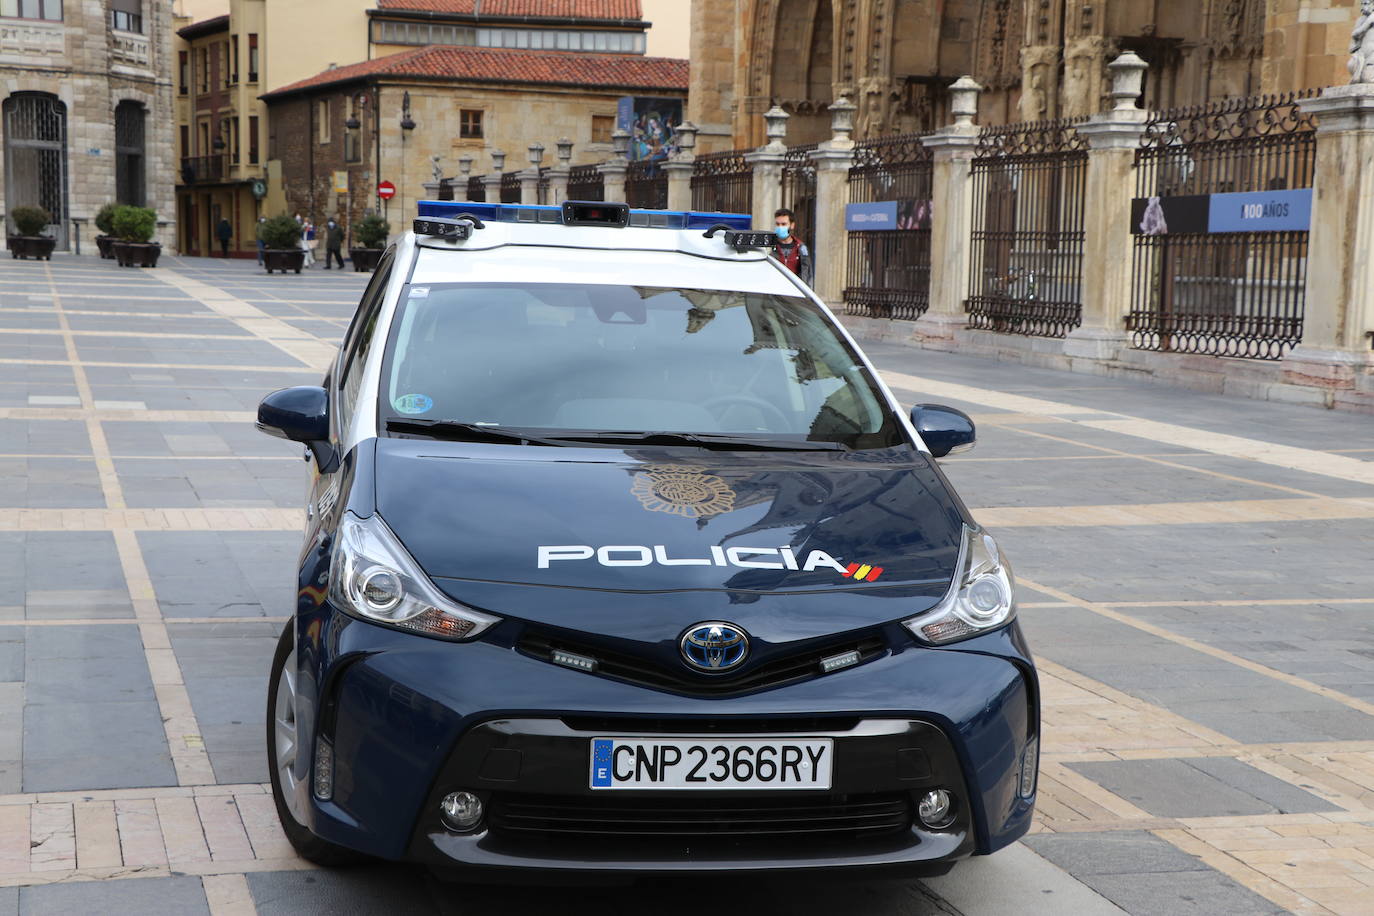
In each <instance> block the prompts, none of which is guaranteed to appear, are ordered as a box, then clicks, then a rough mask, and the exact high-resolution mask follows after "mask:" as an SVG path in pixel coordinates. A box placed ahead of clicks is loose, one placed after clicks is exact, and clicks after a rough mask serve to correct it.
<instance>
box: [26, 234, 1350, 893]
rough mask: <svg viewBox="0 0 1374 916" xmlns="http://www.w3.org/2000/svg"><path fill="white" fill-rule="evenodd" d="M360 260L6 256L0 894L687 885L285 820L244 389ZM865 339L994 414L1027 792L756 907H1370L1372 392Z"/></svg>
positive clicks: (962, 472)
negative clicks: (280, 818)
mask: <svg viewBox="0 0 1374 916" xmlns="http://www.w3.org/2000/svg"><path fill="white" fill-rule="evenodd" d="M364 280H365V276H364V275H359V274H354V273H351V272H348V273H342V272H335V273H324V272H323V271H320V270H318V269H317V270H314V271H310V272H307V273H306V274H304V275H301V276H295V275H285V276H282V275H277V276H265V275H263V274H262V273H261V272H260V271H258V270H257V269H255V268H254V266H253V265H252V264H251V262H250V263H244V262H221V261H196V260H182V259H178V258H174V257H167V258H164V261H163V266H161V267H158V268H157V269H155V270H145V271H134V270H124V269H120V268H118V267H115V266H114V265H113V263H112V262H102V261H98V260H95V259H90V258H79V259H72V258H67V259H58V260H55V261H53V262H52V263H50V264H49V263H38V262H21V261H3V262H0V583H4V584H5V585H7V586H13V588H6V589H5V591H4V595H5V596H7V597H0V916H10V914H16V913H26V914H28V913H35V914H37V913H59V912H60V913H63V914H71V913H92V914H96V913H98V914H102V916H104V914H123V913H129V914H149V913H197V912H200V913H204V912H210V913H214V914H217V916H219V914H238V913H252V912H259V913H327V912H339V911H347V912H352V913H392V912H407V913H409V912H417V913H419V912H441V913H497V912H501V913H506V912H543V911H547V910H551V909H557V910H559V911H560V912H566V913H573V914H576V913H582V912H586V913H592V912H596V913H598V914H617V913H640V912H644V911H645V910H647V909H650V908H652V909H654V910H656V911H658V912H660V913H663V914H671V913H677V912H683V913H686V912H692V913H696V912H698V911H699V910H700V908H701V900H700V897H701V894H700V888H682V889H678V888H676V887H675V886H673V885H665V886H659V885H649V886H640V887H634V888H623V889H616V888H610V889H604V888H603V889H585V890H576V891H572V892H569V891H566V890H541V889H539V888H530V887H521V888H517V889H509V888H480V887H479V888H452V887H443V886H440V885H438V884H436V883H434V882H432V881H429V880H428V879H427V878H426V877H425V876H424V875H423V874H421V873H420V872H418V871H416V870H413V869H408V868H400V867H381V866H379V867H377V868H373V869H364V870H358V871H352V872H323V871H320V870H316V869H312V868H310V867H309V866H307V865H306V864H305V863H303V862H301V861H300V860H298V859H296V858H295V857H294V856H292V854H291V852H290V849H289V847H288V846H287V845H286V843H285V840H284V839H283V838H282V836H281V835H280V833H279V830H278V827H277V824H276V822H275V816H274V813H273V810H272V805H271V800H270V797H269V796H268V795H267V794H266V788H265V785H264V783H265V781H266V778H267V773H266V768H265V766H264V761H263V754H262V741H263V730H264V727H263V718H262V717H263V711H262V707H263V705H264V693H265V690H266V686H267V685H266V671H267V665H268V661H269V657H270V655H271V652H272V648H273V644H274V641H275V636H276V634H277V633H278V631H279V629H280V626H281V622H282V620H283V619H284V609H285V608H286V607H287V606H288V605H289V602H288V601H287V600H286V597H285V596H286V595H287V594H288V593H289V590H290V587H291V586H290V582H291V579H292V566H293V564H294V560H295V555H296V548H297V543H298V537H299V535H298V531H299V528H300V523H301V516H300V512H299V505H300V501H301V497H302V493H303V488H302V484H303V465H302V464H301V462H300V456H299V452H298V450H297V449H296V448H294V447H291V446H288V445H286V444H285V443H282V442H280V441H277V440H273V439H270V438H268V437H265V436H262V435H260V434H258V433H257V432H255V431H254V430H253V428H252V424H251V420H252V419H253V409H254V407H255V406H256V404H257V401H258V399H259V398H260V397H261V395H262V394H264V393H265V392H266V391H268V390H270V389H273V388H276V387H280V386H284V385H290V384H298V383H310V382H313V381H315V380H317V379H318V378H319V376H320V367H321V366H322V365H323V364H324V362H325V361H326V360H327V359H328V358H329V356H330V355H331V353H332V351H333V348H334V345H335V342H336V341H337V339H338V337H339V336H340V334H341V332H342V329H343V328H344V326H345V324H346V322H347V319H348V317H349V316H350V315H351V313H352V309H353V306H354V304H355V302H356V300H357V297H358V295H359V294H360V292H361V289H362V284H363V282H364ZM869 352H870V353H871V354H872V355H873V356H874V357H875V358H876V359H877V360H878V362H879V364H880V365H881V366H882V367H883V369H884V372H885V374H886V377H887V378H888V380H889V382H890V383H891V384H892V385H893V386H894V388H895V389H896V391H897V392H898V394H899V396H900V397H901V398H902V399H903V401H904V402H917V401H938V402H943V403H947V404H952V405H954V406H957V407H961V408H963V409H965V410H967V411H968V412H970V413H971V414H972V415H973V416H974V417H975V419H976V420H977V421H978V423H979V427H980V444H979V447H978V449H977V450H976V451H974V452H973V453H971V454H968V455H965V456H958V457H956V458H953V459H950V460H947V461H945V462H944V467H945V468H946V469H947V471H948V473H949V474H950V476H951V477H952V478H953V479H954V481H955V482H956V484H957V485H958V487H959V490H960V492H961V494H962V495H963V497H964V498H965V500H967V501H968V503H969V504H970V506H971V507H972V509H973V511H974V514H975V515H976V516H977V517H978V518H979V519H980V520H982V521H983V522H984V523H985V524H987V525H988V526H989V527H991V528H992V529H993V530H994V531H996V532H997V534H998V536H999V537H1000V538H1001V539H1002V541H1003V544H1004V546H1005V548H1006V549H1007V551H1008V553H1009V555H1010V556H1011V557H1012V559H1013V562H1014V563H1015V565H1016V568H1017V572H1018V574H1019V577H1020V582H1021V585H1022V593H1021V594H1022V605H1021V607H1022V613H1021V616H1022V621H1023V624H1024V626H1025V628H1026V630H1027V632H1028V634H1029V637H1030V639H1031V642H1032V645H1033V647H1034V648H1035V649H1036V650H1037V653H1038V657H1039V659H1040V664H1041V673H1042V677H1043V685H1044V721H1045V734H1044V763H1043V771H1042V777H1041V792H1040V799H1039V819H1038V822H1037V824H1036V826H1035V830H1034V834H1033V835H1032V836H1030V837H1028V838H1027V840H1026V841H1025V842H1024V843H1023V844H1019V845H1017V846H1015V847H1012V848H1011V849H1008V850H1006V851H1004V852H1002V853H999V854H998V855H996V856H994V857H991V858H988V859H980V860H974V861H971V862H968V863H964V864H961V865H960V866H959V867H958V868H956V869H955V870H954V872H953V873H951V874H950V875H949V876H947V877H945V878H942V879H936V880H931V881H928V882H925V883H923V884H918V883H914V882H912V883H875V884H863V885H852V884H841V883H829V884H821V885H810V884H797V883H794V882H790V881H789V882H757V883H754V884H744V885H741V886H739V887H737V888H733V889H732V890H731V891H730V894H731V896H730V898H729V899H731V902H732V904H734V905H735V907H737V909H738V911H739V912H750V913H756V914H764V913H775V912H777V913H783V912H786V913H810V912H814V913H821V912H833V911H835V910H847V911H851V912H861V913H903V914H925V913H937V912H944V913H953V912H960V911H962V912H965V913H971V914H972V913H977V914H979V916H983V914H999V913H1033V912H1045V913H1055V914H1062V913H1070V912H1071V913H1074V914H1079V913H1094V912H1119V911H1118V910H1117V907H1119V908H1120V909H1121V910H1125V911H1127V912H1130V913H1139V914H1146V913H1150V914H1153V913H1199V914H1204V913H1205V914H1220V913H1244V914H1255V913H1267V912H1283V911H1292V912H1298V913H1341V914H1354V913H1374V562H1371V558H1374V423H1371V422H1370V421H1369V420H1368V419H1367V418H1360V417H1356V416H1353V415H1347V414H1332V413H1325V412H1321V411H1317V410H1312V409H1307V408H1298V407H1292V408H1289V407H1284V406H1282V405H1276V404H1269V403H1259V402H1250V401H1243V400H1234V399H1222V398H1217V397H1209V396H1205V395H1199V394H1195V393H1187V392H1180V391H1174V390H1169V389H1165V388H1159V387H1148V386H1142V385H1138V384H1135V383H1132V382H1130V381H1118V380H1105V379H1098V378H1094V377H1089V376H1075V375H1068V374H1064V373H1057V372H1050V371H1042V370H1033V369H1027V368H1025V367H1022V366H1014V365H1003V364H998V363H994V362H990V361H986V360H974V359H969V358H963V357H958V356H952V355H942V354H933V353H920V352H916V351H911V350H907V349H903V348H900V347H895V346H891V345H883V344H874V345H872V346H871V347H869ZM115 879H117V880H115ZM712 890H713V895H715V893H716V890H717V888H715V887H713V889H712ZM713 899H717V900H718V899H719V897H718V896H713Z"/></svg>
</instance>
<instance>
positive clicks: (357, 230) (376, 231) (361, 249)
mask: <svg viewBox="0 0 1374 916" xmlns="http://www.w3.org/2000/svg"><path fill="white" fill-rule="evenodd" d="M389 235H391V224H390V223H388V222H387V221H386V220H384V219H382V218H381V217H380V216H378V215H376V214H375V213H374V214H372V215H371V216H365V217H363V218H362V221H361V222H359V223H358V225H357V226H356V227H354V229H353V238H354V239H355V240H356V241H357V242H358V247H357V248H350V249H348V256H349V258H350V259H352V261H353V269H354V270H358V271H362V270H372V269H374V268H375V267H376V266H377V262H378V261H380V260H381V259H382V249H383V248H385V247H386V239H387V236H389Z"/></svg>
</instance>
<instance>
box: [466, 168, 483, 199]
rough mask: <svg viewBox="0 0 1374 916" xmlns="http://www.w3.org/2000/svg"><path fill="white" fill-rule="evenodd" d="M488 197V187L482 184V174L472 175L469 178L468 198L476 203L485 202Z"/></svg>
mask: <svg viewBox="0 0 1374 916" xmlns="http://www.w3.org/2000/svg"><path fill="white" fill-rule="evenodd" d="M486 199H487V187H486V185H484V184H482V176H481V175H472V176H470V177H469V178H468V200H470V201H473V202H474V203H479V202H484V201H486Z"/></svg>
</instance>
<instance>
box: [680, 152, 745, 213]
mask: <svg viewBox="0 0 1374 916" xmlns="http://www.w3.org/2000/svg"><path fill="white" fill-rule="evenodd" d="M747 152H749V150H742V149H736V150H728V151H726V152H723V153H705V154H703V155H701V156H698V157H696V160H695V161H694V162H693V163H692V209H693V210H705V211H707V212H710V213H751V212H753V208H754V167H753V165H752V164H750V162H749V160H747V159H745V158H744V155H745V153H747Z"/></svg>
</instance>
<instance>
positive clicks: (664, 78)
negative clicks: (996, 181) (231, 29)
mask: <svg viewBox="0 0 1374 916" xmlns="http://www.w3.org/2000/svg"><path fill="white" fill-rule="evenodd" d="M687 78H688V64H687V61H685V60H676V59H671V58H654V57H645V56H641V55H635V54H570V53H565V52H559V51H521V50H514V49H505V48H501V49H497V48H477V47H460V46H429V47H421V48H416V49H413V50H411V51H406V52H401V53H399V54H393V55H390V56H388V57H384V58H380V59H377V60H372V61H365V62H362V63H359V64H353V65H349V66H346V67H336V68H334V69H331V70H326V71H325V72H323V73H320V74H317V75H316V76H314V77H311V78H310V79H307V80H303V81H301V82H299V83H296V84H293V85H290V86H285V87H282V88H281V89H278V90H276V91H274V92H270V93H267V94H266V95H265V96H264V101H265V102H266V103H267V105H268V111H269V120H268V123H269V137H268V159H269V162H268V167H269V172H270V174H271V175H272V182H273V189H272V190H270V191H269V196H268V199H267V201H266V203H267V207H268V211H269V212H268V215H272V213H274V212H290V213H295V212H300V213H302V214H306V215H309V216H310V217H311V219H312V220H313V221H314V222H315V224H316V225H319V224H320V222H321V220H323V219H325V218H327V217H328V216H330V215H334V214H339V215H342V216H344V224H345V226H348V227H351V226H352V225H353V224H354V223H356V222H357V220H359V219H361V217H362V216H363V215H364V214H365V213H366V212H367V211H369V210H372V209H377V210H379V211H383V212H385V213H386V214H387V216H388V219H389V221H390V222H391V224H392V228H393V229H399V228H400V226H401V223H400V222H399V216H400V215H402V214H410V213H412V212H413V210H414V203H415V201H416V200H418V199H420V198H422V197H425V196H432V194H433V191H432V190H430V189H426V187H425V185H426V184H429V185H430V186H431V189H432V187H433V185H434V182H435V181H436V180H437V179H436V176H435V172H434V170H435V168H436V164H437V167H438V168H439V169H440V170H441V172H442V174H443V175H444V176H446V177H450V178H452V177H454V176H455V174H456V171H457V169H456V166H457V164H458V162H459V160H460V159H462V158H463V157H467V158H469V159H471V160H472V162H473V166H472V174H474V175H478V174H483V173H493V174H494V173H495V172H496V171H498V169H496V168H495V167H494V165H493V160H492V156H491V153H492V151H494V150H500V151H504V152H505V153H506V154H507V157H508V158H507V159H506V161H505V164H504V170H505V171H508V172H510V171H517V170H520V169H525V168H529V166H530V163H529V159H528V152H527V150H528V147H529V146H530V144H532V143H536V142H538V143H541V144H542V145H543V146H544V148H545V153H544V158H543V165H545V166H554V165H557V162H556V161H555V158H554V156H555V153H554V149H555V144H556V142H557V141H558V140H559V139H560V138H563V137H567V138H569V139H571V140H572V141H573V157H572V160H571V162H572V164H574V165H576V164H582V163H594V162H602V161H604V160H606V159H609V158H611V156H612V154H613V146H612V144H611V142H610V131H611V125H612V124H613V123H614V120H615V117H616V114H617V104H618V102H619V100H620V99H622V98H624V97H626V96H630V97H650V98H666V99H676V100H683V99H685V98H686V95H687ZM407 104H408V105H409V107H408V108H407V107H406V105H407ZM407 118H408V121H407ZM403 122H407V123H410V124H411V127H409V128H405V127H403V126H402V123H403ZM435 157H437V163H436V158H435ZM336 175H337V176H338V177H339V178H342V177H344V175H346V177H347V181H346V183H344V182H339V183H338V184H337V185H336V183H335V177H336ZM381 180H386V181H390V182H391V183H392V184H394V185H395V186H396V188H397V193H396V197H395V198H394V199H393V200H391V201H388V202H383V201H380V200H378V198H377V196H376V186H377V184H378V182H379V181H381ZM278 184H279V186H280V188H281V189H282V192H281V197H280V199H278V197H277V196H276V191H275V188H276V186H277V185H278ZM336 186H337V187H346V190H345V191H342V192H340V191H336V190H334V188H335V187H336ZM274 207H276V209H275V210H274V209H273V208H274Z"/></svg>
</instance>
